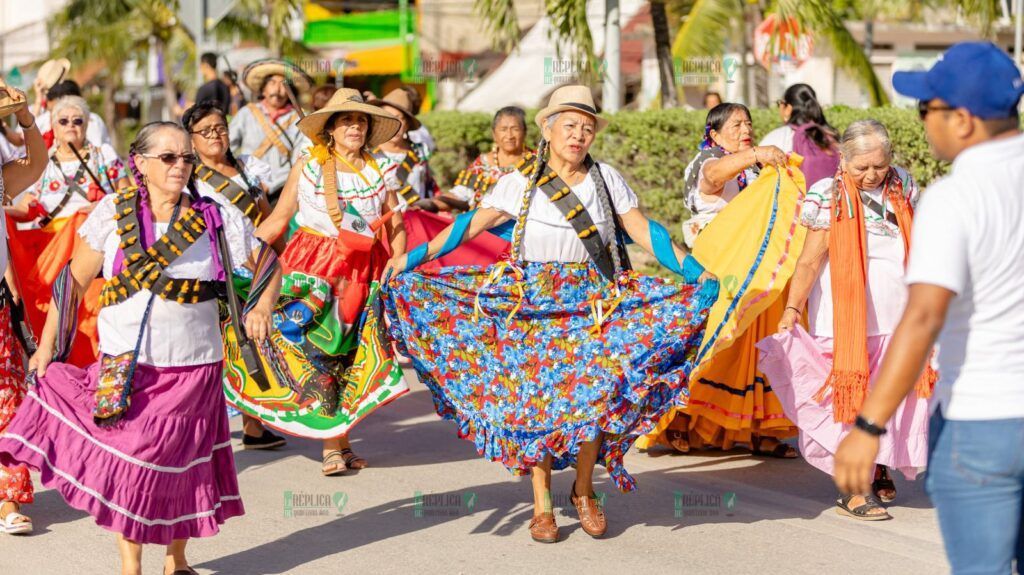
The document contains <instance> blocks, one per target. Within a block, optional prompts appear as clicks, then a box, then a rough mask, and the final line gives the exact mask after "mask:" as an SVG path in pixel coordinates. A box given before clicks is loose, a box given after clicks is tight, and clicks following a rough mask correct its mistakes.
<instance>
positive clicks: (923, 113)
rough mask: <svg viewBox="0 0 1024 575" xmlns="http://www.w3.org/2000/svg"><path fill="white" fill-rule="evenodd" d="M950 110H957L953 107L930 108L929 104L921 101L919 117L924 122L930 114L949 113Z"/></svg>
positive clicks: (918, 110) (918, 108) (918, 109)
mask: <svg viewBox="0 0 1024 575" xmlns="http://www.w3.org/2000/svg"><path fill="white" fill-rule="evenodd" d="M950 110H956V108H954V107H952V106H929V105H928V102H925V101H924V100H921V101H919V102H918V103H917V115H918V116H919V117H920V118H921V120H922V121H923V120H924V119H925V118H926V117H927V116H928V113H929V112H949V111H950Z"/></svg>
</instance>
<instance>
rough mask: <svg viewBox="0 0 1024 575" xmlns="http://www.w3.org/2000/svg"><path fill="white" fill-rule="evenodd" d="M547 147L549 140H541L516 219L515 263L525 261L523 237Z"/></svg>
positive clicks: (541, 172)
mask: <svg viewBox="0 0 1024 575" xmlns="http://www.w3.org/2000/svg"><path fill="white" fill-rule="evenodd" d="M547 147H548V143H547V140H544V139H543V138H541V140H540V144H538V145H537V156H536V158H535V159H534V161H533V168H534V171H533V175H531V176H530V181H529V182H528V183H527V184H526V190H524V191H523V205H522V207H521V208H520V209H519V217H518V218H517V219H516V226H515V228H514V230H513V233H512V260H513V261H515V262H521V261H522V260H523V237H524V236H525V235H526V216H527V215H528V214H529V213H530V202H531V200H532V199H533V191H534V188H535V187H537V181H538V180H540V177H541V175H542V174H543V173H544V166H545V164H544V153H545V152H546V151H547Z"/></svg>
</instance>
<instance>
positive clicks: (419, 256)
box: [405, 243, 427, 272]
mask: <svg viewBox="0 0 1024 575" xmlns="http://www.w3.org/2000/svg"><path fill="white" fill-rule="evenodd" d="M425 261H427V244H425V243H423V244H420V245H418V246H416V247H415V248H413V249H412V251H410V252H409V256H408V257H407V258H406V260H405V271H407V272H409V271H412V270H414V269H416V268H418V267H420V266H421V265H423V262H425Z"/></svg>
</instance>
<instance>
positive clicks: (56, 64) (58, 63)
mask: <svg viewBox="0 0 1024 575" xmlns="http://www.w3.org/2000/svg"><path fill="white" fill-rule="evenodd" d="M70 69H71V61H70V60H68V59H67V58H56V59H54V60H47V61H46V62H44V63H43V65H42V66H40V67H39V73H38V74H37V75H36V78H37V79H38V80H39V82H40V83H41V84H42V85H43V89H44V90H49V89H50V88H52V87H54V86H56V85H57V83H58V82H60V81H61V80H63V79H64V75H65V74H67V73H68V70H70Z"/></svg>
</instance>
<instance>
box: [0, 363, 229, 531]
mask: <svg viewBox="0 0 1024 575" xmlns="http://www.w3.org/2000/svg"><path fill="white" fill-rule="evenodd" d="M221 370H222V364H221V363H220V362H218V363H215V364H205V365H197V366H189V367H166V368H164V367H153V366H148V365H142V364H139V366H138V371H137V372H136V376H135V382H134V387H135V391H134V393H133V394H132V399H131V407H130V408H129V409H128V412H127V414H126V415H125V417H124V418H123V419H122V420H121V421H119V422H118V423H117V424H116V425H114V426H112V427H98V426H97V425H95V424H94V423H93V418H92V409H93V406H94V404H95V400H94V399H93V391H94V390H95V389H96V378H97V374H98V372H99V364H98V363H96V364H93V365H91V366H89V367H88V368H85V369H82V368H79V367H75V366H73V365H68V364H52V365H50V367H49V369H47V371H46V376H45V377H42V378H39V380H38V383H37V385H35V386H33V387H30V388H29V392H28V395H26V396H25V400H24V403H22V404H21V407H20V408H19V409H18V412H17V414H16V415H15V416H14V419H13V420H12V421H11V423H10V425H9V426H8V427H7V429H6V430H5V432H4V433H3V434H2V435H0V464H3V465H16V464H19V463H25V464H27V465H28V466H29V467H31V468H32V469H35V470H36V471H39V473H40V474H41V476H42V482H43V485H45V486H46V487H49V488H52V489H55V490H57V491H58V492H59V493H60V494H61V495H62V496H63V497H64V500H65V501H67V503H68V504H69V505H71V506H72V507H74V508H76V509H80V510H82V511H85V512H86V513H88V514H90V515H92V516H93V518H94V519H95V520H96V523H97V524H98V525H100V526H101V527H103V528H105V529H108V530H110V531H114V532H117V533H120V534H122V535H123V536H124V537H125V538H126V539H128V540H130V541H135V542H137V543H156V544H168V543H170V542H171V541H172V540H174V539H190V538H192V537H209V536H211V535H215V534H216V533H217V532H218V531H219V529H220V527H219V526H220V524H221V523H223V522H224V521H225V520H227V519H228V518H230V517H235V516H237V515H242V514H243V513H245V510H244V509H243V507H242V500H241V497H240V496H239V493H238V477H237V475H236V473H235V461H234V456H233V455H232V452H231V439H230V436H229V429H228V417H227V408H226V405H225V401H224V392H223V390H222V388H221V385H222V384H221Z"/></svg>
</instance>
